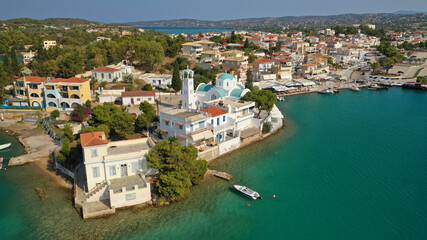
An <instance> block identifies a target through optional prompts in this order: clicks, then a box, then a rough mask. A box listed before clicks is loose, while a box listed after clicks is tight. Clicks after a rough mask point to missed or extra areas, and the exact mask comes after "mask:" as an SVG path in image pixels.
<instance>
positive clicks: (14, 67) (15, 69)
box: [10, 48, 19, 75]
mask: <svg viewBox="0 0 427 240" xmlns="http://www.w3.org/2000/svg"><path fill="white" fill-rule="evenodd" d="M10 60H11V74H15V75H18V74H19V63H18V57H17V56H16V51H15V48H12V51H11V52H10Z"/></svg>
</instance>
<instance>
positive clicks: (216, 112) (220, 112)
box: [202, 106, 228, 117]
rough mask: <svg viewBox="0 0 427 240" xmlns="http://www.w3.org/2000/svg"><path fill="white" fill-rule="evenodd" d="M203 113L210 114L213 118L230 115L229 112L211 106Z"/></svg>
mask: <svg viewBox="0 0 427 240" xmlns="http://www.w3.org/2000/svg"><path fill="white" fill-rule="evenodd" d="M202 111H203V112H207V113H209V115H210V116H211V117H216V116H220V115H224V114H226V113H228V111H226V110H224V109H221V108H218V107H215V106H210V107H208V108H205V109H202Z"/></svg>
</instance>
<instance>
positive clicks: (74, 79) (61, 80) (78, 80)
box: [49, 77, 90, 83]
mask: <svg viewBox="0 0 427 240" xmlns="http://www.w3.org/2000/svg"><path fill="white" fill-rule="evenodd" d="M87 81H90V80H89V79H84V78H77V77H72V78H68V79H65V78H55V79H53V80H51V81H49V83H84V82H87Z"/></svg>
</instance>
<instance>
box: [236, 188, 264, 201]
mask: <svg viewBox="0 0 427 240" xmlns="http://www.w3.org/2000/svg"><path fill="white" fill-rule="evenodd" d="M234 188H236V189H237V191H239V192H241V193H242V194H243V195H245V196H246V197H248V198H252V199H253V200H256V199H258V198H259V199H261V200H262V197H261V196H260V195H259V193H257V192H255V191H254V190H252V189H249V188H248V187H246V186H240V185H234Z"/></svg>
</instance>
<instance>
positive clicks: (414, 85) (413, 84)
mask: <svg viewBox="0 0 427 240" xmlns="http://www.w3.org/2000/svg"><path fill="white" fill-rule="evenodd" d="M402 88H408V89H418V90H427V84H422V83H416V82H407V83H404V84H403V85H402Z"/></svg>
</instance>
